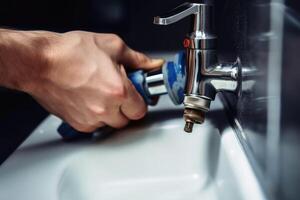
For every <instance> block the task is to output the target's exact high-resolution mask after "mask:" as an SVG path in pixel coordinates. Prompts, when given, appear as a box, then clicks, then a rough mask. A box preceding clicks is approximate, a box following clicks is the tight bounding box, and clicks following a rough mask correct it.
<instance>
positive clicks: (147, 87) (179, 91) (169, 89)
mask: <svg viewBox="0 0 300 200" xmlns="http://www.w3.org/2000/svg"><path fill="white" fill-rule="evenodd" d="M174 58H175V59H174V60H173V61H168V62H166V63H165V64H164V65H163V67H162V68H161V69H157V70H152V71H149V72H146V71H143V70H138V71H135V72H132V73H129V74H128V78H129V79H130V80H131V82H132V83H133V85H134V86H135V88H136V90H137V91H138V92H139V94H140V95H141V96H142V97H143V99H144V101H145V102H146V103H147V104H148V105H155V104H156V103H157V101H158V98H159V96H160V95H163V94H168V96H169V97H170V99H171V100H172V102H173V103H174V104H175V105H179V104H181V103H182V102H183V99H184V89H185V81H186V72H185V65H186V62H185V53H184V52H179V53H178V54H176V55H175V57H174ZM112 130H113V129H112V128H111V127H108V126H106V127H103V128H100V129H99V130H98V131H96V132H94V133H84V132H79V131H77V130H75V129H74V128H73V127H71V126H70V125H69V124H67V123H65V122H63V123H62V124H61V125H60V126H59V127H58V129H57V131H58V133H59V134H60V135H61V136H62V138H63V139H64V140H74V139H79V138H86V137H92V136H93V135H94V134H96V133H97V134H99V133H100V134H103V133H104V134H105V133H108V132H111V131H112Z"/></svg>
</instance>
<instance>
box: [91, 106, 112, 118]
mask: <svg viewBox="0 0 300 200" xmlns="http://www.w3.org/2000/svg"><path fill="white" fill-rule="evenodd" d="M92 110H93V112H94V113H95V114H96V115H97V116H104V115H107V114H108V110H107V108H105V107H103V106H95V107H93V108H92Z"/></svg>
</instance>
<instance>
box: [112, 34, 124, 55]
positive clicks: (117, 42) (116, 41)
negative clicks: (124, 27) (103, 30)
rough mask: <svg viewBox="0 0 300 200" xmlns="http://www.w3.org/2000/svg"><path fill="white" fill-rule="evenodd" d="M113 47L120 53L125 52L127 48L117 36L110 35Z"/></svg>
mask: <svg viewBox="0 0 300 200" xmlns="http://www.w3.org/2000/svg"><path fill="white" fill-rule="evenodd" d="M110 40H111V45H112V46H113V47H114V48H115V49H116V50H118V51H120V52H121V51H123V50H124V49H125V47H126V45H125V42H124V41H123V40H122V39H121V38H120V37H119V36H118V35H115V34H111V35H110Z"/></svg>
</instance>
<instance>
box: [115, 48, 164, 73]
mask: <svg viewBox="0 0 300 200" xmlns="http://www.w3.org/2000/svg"><path fill="white" fill-rule="evenodd" d="M119 59H120V60H119V62H121V64H123V65H125V66H127V67H130V68H132V69H146V70H147V69H154V68H159V67H161V66H162V65H163V64H164V62H165V61H164V60H163V59H152V58H150V57H148V56H146V55H145V54H143V53H141V52H138V51H134V50H132V49H130V48H129V47H128V48H127V49H126V50H125V51H124V52H123V54H122V55H120V57H119Z"/></svg>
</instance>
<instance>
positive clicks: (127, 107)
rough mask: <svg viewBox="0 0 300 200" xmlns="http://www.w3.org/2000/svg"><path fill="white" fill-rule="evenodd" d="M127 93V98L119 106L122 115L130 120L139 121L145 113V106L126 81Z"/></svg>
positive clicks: (128, 81)
mask: <svg viewBox="0 0 300 200" xmlns="http://www.w3.org/2000/svg"><path fill="white" fill-rule="evenodd" d="M127 92H128V96H127V98H126V99H125V101H124V102H123V104H122V105H121V111H122V113H123V114H124V115H125V116H126V117H127V118H129V119H131V120H137V119H141V118H142V117H144V116H145V114H146V112H147V105H146V104H145V102H144V100H143V98H142V97H141V96H140V95H139V93H138V92H137V91H136V89H135V88H134V86H133V85H132V83H131V81H130V80H128V79H127Z"/></svg>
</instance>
